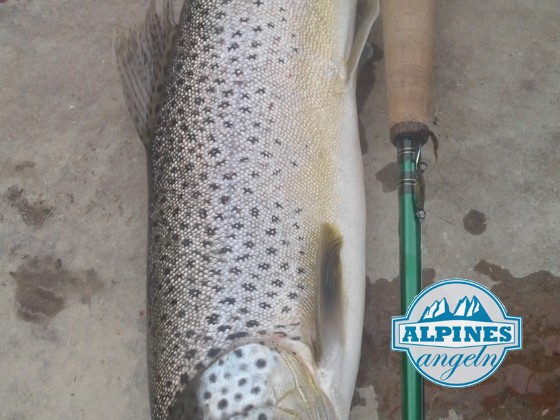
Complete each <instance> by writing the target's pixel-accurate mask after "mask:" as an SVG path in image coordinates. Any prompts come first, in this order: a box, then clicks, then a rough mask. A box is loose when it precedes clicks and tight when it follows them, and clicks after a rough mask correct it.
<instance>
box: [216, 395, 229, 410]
mask: <svg viewBox="0 0 560 420" xmlns="http://www.w3.org/2000/svg"><path fill="white" fill-rule="evenodd" d="M227 406H228V401H227V400H226V399H225V398H223V399H221V400H220V401H219V402H218V408H219V409H220V410H223V409H225V408H226V407H227Z"/></svg>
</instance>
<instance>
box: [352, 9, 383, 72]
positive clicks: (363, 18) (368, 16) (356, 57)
mask: <svg viewBox="0 0 560 420" xmlns="http://www.w3.org/2000/svg"><path fill="white" fill-rule="evenodd" d="M364 3H365V4H364V7H363V12H362V13H361V14H360V18H359V19H358V22H357V25H356V33H355V35H354V42H353V43H352V48H351V49H350V54H349V55H348V60H347V70H348V72H347V74H348V80H351V79H352V78H354V77H356V72H357V69H358V65H359V63H360V57H361V55H362V52H363V51H364V47H365V45H366V41H367V38H368V36H369V33H370V31H371V27H372V26H373V23H374V22H375V21H376V19H377V17H378V16H379V0H366V1H365V2H364Z"/></svg>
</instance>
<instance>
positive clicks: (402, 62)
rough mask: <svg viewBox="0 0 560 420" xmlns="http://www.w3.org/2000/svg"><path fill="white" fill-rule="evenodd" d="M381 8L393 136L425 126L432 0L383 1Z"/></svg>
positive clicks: (428, 111) (429, 85)
mask: <svg viewBox="0 0 560 420" xmlns="http://www.w3.org/2000/svg"><path fill="white" fill-rule="evenodd" d="M381 11H382V15H383V46H384V55H385V73H386V81H387V93H388V101H389V127H390V130H391V137H392V139H394V137H395V136H397V135H401V134H409V132H410V131H412V132H414V131H419V130H420V131H421V130H424V131H425V130H427V129H428V125H429V121H430V116H431V90H432V66H433V65H432V62H433V48H434V33H433V26H434V0H384V1H383V4H382V10H381Z"/></svg>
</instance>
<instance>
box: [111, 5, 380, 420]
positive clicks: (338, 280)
mask: <svg viewBox="0 0 560 420" xmlns="http://www.w3.org/2000/svg"><path fill="white" fill-rule="evenodd" d="M377 9H378V8H377V3H376V2H375V1H371V3H368V8H367V10H366V14H365V17H364V18H363V19H362V20H363V22H362V23H361V24H360V25H359V26H358V30H357V31H354V20H355V12H356V4H355V2H354V1H347V0H292V1H289V2H286V1H285V0H188V1H187V2H186V3H185V5H184V6H183V9H182V12H181V17H180V21H179V24H178V25H176V24H175V23H174V20H173V13H172V8H171V4H170V2H169V1H166V2H165V4H164V12H163V15H162V16H158V15H157V14H156V12H155V7H154V5H153V3H152V6H151V7H150V9H149V11H148V14H147V17H146V22H145V23H144V25H143V26H142V27H141V28H139V29H136V30H133V31H131V32H129V33H128V34H123V35H121V36H119V37H118V38H117V40H116V53H117V62H118V64H119V68H120V72H121V79H122V82H123V90H124V93H125V99H126V102H127V105H128V108H129V110H130V112H131V114H132V116H133V119H134V121H135V124H136V127H137V129H138V132H139V134H140V137H141V139H142V140H143V142H144V144H145V146H146V153H147V162H148V174H149V176H148V182H149V191H150V193H149V234H148V236H149V238H148V239H149V241H148V267H147V270H148V286H147V289H148V290H147V294H148V313H147V315H148V372H149V383H150V395H151V401H150V402H151V407H152V418H153V419H168V418H170V419H191V418H208V419H214V418H215V419H219V418H227V419H230V418H232V419H233V418H238V417H240V416H242V415H247V416H249V417H250V418H258V419H260V420H262V419H266V418H268V419H272V418H301V419H343V418H347V417H348V415H349V411H350V403H351V398H352V394H353V389H354V385H355V380H356V375H357V368H358V363H359V355H360V346H361V334H362V322H363V306H364V281H365V251H364V247H365V246H364V242H365V239H364V230H365V203H364V201H365V200H364V183H363V174H362V161H361V153H360V147H359V138H358V128H357V113H356V104H355V79H356V74H355V71H356V66H357V62H358V59H359V56H360V53H361V49H362V48H363V44H364V43H365V38H366V36H367V33H368V32H369V28H370V27H371V24H372V23H373V21H374V20H375V17H376V16H377ZM355 32H356V35H354V33H355Z"/></svg>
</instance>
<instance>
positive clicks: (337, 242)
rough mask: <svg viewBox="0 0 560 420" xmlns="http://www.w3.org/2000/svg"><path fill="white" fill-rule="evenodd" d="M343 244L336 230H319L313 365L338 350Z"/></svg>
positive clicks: (341, 338)
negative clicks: (334, 347) (319, 242)
mask: <svg viewBox="0 0 560 420" xmlns="http://www.w3.org/2000/svg"><path fill="white" fill-rule="evenodd" d="M342 245H343V240H342V235H341V234H340V232H339V231H338V229H337V228H336V227H335V226H334V225H332V224H329V223H326V224H324V225H323V227H322V233H321V248H320V259H319V264H320V267H319V274H320V278H319V282H318V291H317V292H318V293H317V320H316V322H317V325H316V339H315V340H314V346H313V347H314V356H315V361H316V363H317V364H319V362H321V360H322V359H323V358H324V356H325V355H326V354H327V353H329V352H330V350H331V348H332V346H340V345H341V344H342V343H343V342H344V339H345V335H344V306H345V305H346V298H345V293H344V287H343V278H342V262H341V250H342Z"/></svg>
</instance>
